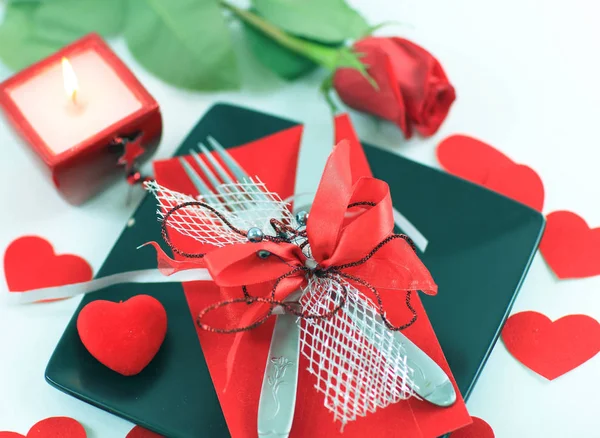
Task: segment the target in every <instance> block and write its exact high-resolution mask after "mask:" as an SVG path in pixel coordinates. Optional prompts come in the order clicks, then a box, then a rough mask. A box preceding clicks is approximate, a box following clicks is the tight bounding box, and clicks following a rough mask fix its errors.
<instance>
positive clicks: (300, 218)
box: [296, 210, 308, 225]
mask: <svg viewBox="0 0 600 438" xmlns="http://www.w3.org/2000/svg"><path fill="white" fill-rule="evenodd" d="M307 221H308V212H307V211H304V210H302V211H299V212H298V213H296V222H298V224H299V225H306V222H307Z"/></svg>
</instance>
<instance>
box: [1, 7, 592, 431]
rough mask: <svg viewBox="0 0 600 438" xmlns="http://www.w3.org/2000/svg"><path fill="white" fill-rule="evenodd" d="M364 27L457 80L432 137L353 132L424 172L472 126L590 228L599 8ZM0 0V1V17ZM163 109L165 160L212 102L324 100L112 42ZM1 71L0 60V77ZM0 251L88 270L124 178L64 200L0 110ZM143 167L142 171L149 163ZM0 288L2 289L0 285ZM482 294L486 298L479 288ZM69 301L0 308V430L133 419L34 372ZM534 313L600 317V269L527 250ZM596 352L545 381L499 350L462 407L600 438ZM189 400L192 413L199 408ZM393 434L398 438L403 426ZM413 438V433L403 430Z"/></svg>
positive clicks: (360, 120) (373, 10)
mask: <svg viewBox="0 0 600 438" xmlns="http://www.w3.org/2000/svg"><path fill="white" fill-rule="evenodd" d="M352 3H353V4H354V5H355V6H356V7H357V8H359V9H360V10H361V11H362V12H363V13H364V14H365V15H366V16H367V17H368V18H369V19H370V21H371V22H372V23H378V22H382V21H389V20H397V21H399V22H402V23H406V25H403V26H399V27H398V26H397V27H391V28H387V29H385V32H382V33H387V34H398V35H403V36H406V37H408V38H410V39H412V40H414V41H415V42H417V43H419V44H421V45H423V46H424V47H426V48H427V49H429V50H430V51H431V52H433V53H434V54H435V55H436V56H437V57H438V58H439V59H440V61H441V62H442V64H443V65H444V67H445V69H446V71H447V73H448V75H449V77H450V79H451V81H452V82H453V84H454V85H455V86H456V89H457V94H458V99H457V101H456V103H455V104H454V106H453V108H452V111H451V113H450V115H449V117H448V119H447V121H446V123H445V124H444V125H443V126H442V128H441V130H440V131H439V132H438V133H437V134H436V135H435V136H434V137H432V138H429V139H422V138H414V139H412V140H411V141H408V142H407V141H405V140H403V138H402V136H401V135H400V133H399V130H398V129H397V128H396V127H394V126H392V125H389V124H387V123H380V122H376V121H374V120H373V119H371V118H368V117H364V116H360V115H357V114H356V113H352V115H353V120H354V122H355V126H356V128H357V131H358V133H359V135H360V137H361V138H363V139H364V140H366V141H368V142H370V143H373V144H377V145H381V146H382V147H385V148H386V149H389V150H392V151H394V152H395V153H397V154H399V155H403V156H406V157H409V158H411V159H414V160H416V161H419V162H421V163H425V164H427V165H431V166H437V163H436V160H435V155H434V151H435V146H436V144H437V143H438V142H439V141H440V140H441V139H443V138H445V137H446V136H448V135H450V134H454V133H468V134H471V135H474V136H476V137H478V138H481V139H484V140H486V141H488V142H490V143H491V144H493V145H495V146H496V147H498V148H499V149H500V150H502V151H503V152H505V153H506V154H508V155H509V156H510V157H511V158H513V159H514V160H515V161H517V162H520V163H524V164H528V165H530V166H531V167H533V168H534V169H536V170H537V172H538V173H539V174H540V176H541V177H542V179H543V180H544V183H545V188H546V202H545V211H544V212H545V213H548V212H551V211H554V210H559V209H570V210H572V211H574V212H577V213H578V214H580V215H581V216H582V217H584V218H585V219H586V220H587V221H588V223H589V224H590V225H595V226H598V225H600V202H598V200H599V199H600V172H598V163H600V143H599V141H598V137H597V134H594V133H596V132H597V120H598V114H599V108H600V85H599V84H600V81H599V79H598V78H599V77H600V50H599V49H600V28H599V27H598V26H597V18H598V16H599V12H600V6H598V4H596V3H595V2H590V1H589V0H574V1H570V2H566V1H557V0H546V1H541V0H505V1H502V2H490V1H484V2H482V1H480V0H454V1H452V2H449V1H445V0H419V1H416V0H414V1H412V2H409V1H408V0H394V1H389V0H388V1H386V0H354V1H352ZM1 9H2V6H1V5H0V14H1ZM111 45H112V46H113V47H114V48H115V50H116V52H117V53H118V54H119V55H120V56H121V57H122V59H124V61H125V62H126V63H127V64H128V65H129V66H130V67H131V69H132V70H133V71H134V72H135V73H136V74H137V75H138V77H139V79H140V80H141V81H142V82H143V83H144V84H145V86H146V87H147V88H148V90H149V91H150V92H151V94H153V95H154V97H155V98H156V99H157V100H158V102H159V103H160V106H161V108H162V114H163V120H164V133H163V141H162V144H161V147H160V149H159V151H158V154H157V158H164V157H168V156H169V155H171V154H172V152H173V151H174V150H175V148H176V147H177V145H178V144H179V143H180V141H181V140H182V139H183V138H184V137H185V136H186V135H187V133H188V131H189V130H190V128H192V127H193V126H194V124H195V123H196V122H197V121H198V119H199V118H200V116H201V115H202V114H203V113H204V112H205V111H206V109H208V108H209V107H210V106H211V105H212V104H214V103H215V102H218V101H225V102H232V103H236V104H240V105H244V106H248V107H251V108H256V109H259V110H264V111H267V112H271V113H273V114H281V115H282V116H287V117H290V118H294V119H298V120H303V121H305V122H308V123H313V124H319V123H323V122H322V121H320V120H317V119H316V118H315V114H316V113H317V111H316V109H317V108H319V106H320V105H321V101H320V100H319V97H318V95H317V93H316V89H317V85H318V83H319V81H320V79H321V76H320V75H319V74H314V75H312V76H310V77H308V78H306V79H303V80H302V81H299V82H297V83H293V84H287V83H284V82H282V81H280V80H278V79H277V78H276V77H274V76H273V75H272V74H270V73H268V72H267V71H265V70H264V69H263V68H262V67H260V66H259V65H257V63H256V62H255V61H253V60H252V59H251V58H250V57H248V56H245V57H244V60H243V62H242V68H243V69H244V70H245V71H246V74H245V78H246V80H245V85H244V88H243V90H241V91H238V92H227V93H191V92H187V91H182V90H179V89H176V88H173V87H171V86H168V85H166V84H164V83H163V82H161V81H160V80H158V79H156V78H154V77H153V76H151V75H150V74H149V73H148V72H146V71H145V70H144V69H142V68H141V67H140V66H138V65H137V63H136V62H135V61H134V60H133V59H132V57H131V56H130V55H129V53H128V51H127V48H126V46H125V44H124V43H123V41H121V40H115V41H111ZM10 75H11V72H10V71H9V70H8V69H7V68H5V67H3V66H2V65H0V80H1V79H4V78H7V77H9V76H10ZM0 145H1V153H2V155H1V158H0V200H1V205H2V212H1V213H0V225H1V226H0V251H2V253H3V251H4V248H6V246H7V245H8V244H9V243H10V242H11V241H12V240H13V239H15V238H17V237H19V236H22V235H26V234H38V235H41V236H44V237H46V238H47V239H49V240H50V241H51V242H52V243H54V245H55V249H56V250H57V252H59V253H62V252H69V253H75V254H79V255H81V256H83V257H84V258H86V259H87V260H88V261H89V262H90V263H91V265H92V267H93V268H94V270H95V271H97V270H98V268H99V267H100V265H101V263H102V261H103V260H104V258H105V257H106V255H107V254H108V252H109V250H110V248H111V247H112V245H113V242H114V241H115V240H116V238H117V236H118V235H119V233H120V232H121V229H122V228H123V226H124V224H125V223H126V221H127V219H128V217H129V216H130V215H131V214H132V212H133V211H134V209H135V205H136V204H137V201H139V199H140V198H141V193H137V198H136V202H134V203H132V204H130V205H129V206H126V205H125V198H126V193H127V190H128V187H127V186H126V184H125V182H121V183H120V184H118V185H116V186H113V187H111V188H110V189H109V190H107V191H105V192H104V193H102V194H101V195H100V196H98V197H96V198H95V199H93V200H92V201H91V202H89V203H87V204H85V205H84V206H81V207H72V206H69V205H68V204H66V203H65V202H64V201H63V200H62V199H61V198H59V196H58V195H57V193H56V192H55V191H54V190H53V188H52V187H51V186H50V185H49V184H48V182H47V181H46V180H45V179H44V177H43V175H42V173H41V172H39V171H38V170H37V169H36V168H35V167H34V165H33V164H32V160H31V157H30V156H29V154H28V153H26V151H25V150H24V147H23V145H22V144H21V143H20V142H19V140H18V139H17V137H16V135H15V134H14V133H13V131H12V130H11V128H10V127H9V126H8V124H7V122H6V120H5V119H3V118H0ZM147 170H149V169H147ZM0 283H1V285H0V289H1V290H0V293H4V292H5V291H6V285H5V283H4V282H1V281H0ZM481 293H486V291H484V290H482V291H481ZM77 302H78V300H76V299H73V300H70V301H65V302H57V303H52V304H45V305H33V306H26V307H19V308H4V307H2V308H0V352H1V353H0V355H1V359H0V430H13V431H18V432H21V433H26V432H27V430H28V429H29V427H30V426H31V425H33V424H34V423H35V422H36V421H38V420H41V419H43V418H46V417H48V416H54V415H66V416H72V417H74V418H76V419H78V420H79V421H81V422H82V423H83V424H84V425H85V427H86V429H87V431H88V436H89V437H90V438H100V437H124V436H125V434H126V433H127V431H129V429H130V428H131V427H132V425H131V424H129V423H127V422H126V421H124V420H121V419H119V418H117V417H114V416H112V415H110V414H107V413H105V412H103V411H101V410H99V409H96V408H94V407H91V406H89V405H86V404H85V403H83V402H80V401H78V400H76V399H74V398H71V397H69V396H67V395H65V394H63V393H61V392H59V391H57V390H56V389H54V388H51V387H50V386H49V385H48V384H46V383H45V381H44V377H43V375H44V368H45V366H46V363H47V361H48V358H49V357H50V354H51V353H52V351H53V349H54V347H55V345H56V343H57V341H58V339H59V337H60V336H61V334H62V332H63V329H64V327H65V325H66V324H67V322H68V320H69V319H70V318H71V316H72V313H73V310H74V309H75V308H76V306H77ZM523 310H537V311H540V312H542V313H544V314H546V315H547V316H549V317H550V318H552V319H556V318H559V317H561V316H564V315H567V314H572V313H585V314H588V315H590V316H592V317H595V318H597V319H600V277H596V278H589V279H584V280H569V281H558V280H556V278H555V277H554V275H553V274H552V273H551V272H550V270H549V269H548V267H547V266H546V264H545V262H544V261H543V259H542V258H541V256H540V255H539V254H538V255H537V256H536V258H535V261H534V263H533V265H532V267H531V271H530V273H529V275H528V277H527V280H526V282H525V284H524V285H523V288H522V290H521V293H520V295H519V297H518V299H517V301H516V303H515V306H514V310H513V311H514V312H518V311H523ZM599 372H600V356H597V357H595V358H594V359H592V360H590V361H589V362H587V363H586V364H584V365H583V366H581V367H579V368H577V369H576V370H574V371H572V372H570V373H568V374H567V375H565V376H562V377H560V378H559V379H557V380H555V381H553V382H548V381H546V380H544V379H543V378H541V377H540V376H538V375H536V374H534V373H533V372H531V371H529V370H528V369H526V368H525V367H524V366H522V365H521V364H520V363H519V362H517V361H516V360H515V359H513V358H512V356H510V354H509V353H508V352H507V350H506V348H505V347H504V345H503V344H502V342H498V344H497V345H496V347H495V349H494V351H493V353H492V355H491V357H490V359H489V361H488V363H487V365H486V367H485V369H484V370H483V373H482V375H481V378H480V379H479V382H478V383H477V386H476V387H475V389H474V391H473V394H472V396H471V399H470V400H469V403H468V407H469V411H470V412H471V414H472V415H475V416H479V417H481V418H483V419H485V420H486V421H487V422H488V423H489V424H490V425H491V426H492V427H493V429H494V430H495V433H496V436H497V437H499V438H520V437H523V438H531V437H533V438H535V437H545V438H563V437H586V438H587V437H592V438H593V437H599V436H600V428H599V426H600V423H599V421H598V412H597V411H598V409H597V400H598V397H597V394H598V393H599V390H600V380H599V379H598V375H599ZM199 409H201V407H199ZM398 436H399V437H402V436H403V435H402V434H401V433H400V432H399V434H398ZM409 438H410V437H409Z"/></svg>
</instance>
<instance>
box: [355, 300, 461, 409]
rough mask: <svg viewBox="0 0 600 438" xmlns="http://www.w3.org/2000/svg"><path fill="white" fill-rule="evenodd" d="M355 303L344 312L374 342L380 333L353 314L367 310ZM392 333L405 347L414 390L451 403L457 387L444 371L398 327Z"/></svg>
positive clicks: (426, 397) (431, 399) (442, 404)
mask: <svg viewBox="0 0 600 438" xmlns="http://www.w3.org/2000/svg"><path fill="white" fill-rule="evenodd" d="M356 305H360V304H358V303H356V304H354V303H351V302H348V304H347V306H348V311H347V312H346V315H347V316H348V317H349V318H350V319H351V320H352V322H353V323H354V324H355V325H356V327H357V328H358V329H359V330H360V331H361V333H362V335H363V336H365V338H366V340H367V341H369V342H370V343H371V344H373V345H376V344H377V343H378V342H379V340H380V339H379V338H380V336H381V335H380V334H379V333H378V332H377V331H376V330H372V328H371V327H367V324H368V323H365V322H364V321H363V320H362V319H359V318H357V317H356V315H357V314H360V313H364V311H365V310H366V309H365V308H364V307H363V308H362V309H361V310H363V312H356V311H355V307H354V306H356ZM367 312H369V311H367ZM369 313H371V312H369ZM373 317H374V318H375V320H377V322H380V323H381V322H383V320H382V318H381V316H380V315H379V314H378V313H375V312H373ZM393 335H394V339H395V340H396V342H398V344H400V345H401V346H402V347H403V348H404V351H405V353H406V365H407V367H408V368H410V369H412V370H413V374H412V376H411V380H412V381H413V383H414V384H415V387H414V392H415V393H416V394H417V395H418V396H420V397H421V398H423V399H424V400H427V401H428V402H430V403H432V404H434V405H436V406H440V407H448V406H452V405H453V404H454V403H455V402H456V391H455V390H454V386H453V385H452V382H451V381H450V378H449V377H448V375H447V374H446V372H445V371H444V370H443V369H442V368H441V367H440V366H439V365H438V364H437V363H436V362H435V361H434V360H433V359H432V358H431V357H429V356H428V355H427V353H425V352H424V351H423V350H421V349H420V348H419V347H418V346H417V345H416V344H415V343H414V342H412V341H411V340H410V339H408V337H406V335H404V334H403V333H401V332H399V331H394V332H393ZM382 354H383V355H384V356H385V352H382Z"/></svg>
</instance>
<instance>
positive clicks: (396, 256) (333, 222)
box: [159, 141, 437, 333]
mask: <svg viewBox="0 0 600 438" xmlns="http://www.w3.org/2000/svg"><path fill="white" fill-rule="evenodd" d="M197 204H198V206H199V207H202V206H203V204H202V203H201V202H198V203H197ZM206 208H208V209H210V207H206ZM168 217H169V214H167V215H166V216H165V221H164V226H165V227H168ZM393 228H394V220H393V214H392V201H391V196H390V190H389V187H388V185H387V184H386V183H385V182H384V181H381V180H378V179H375V178H368V177H362V178H359V179H357V180H356V181H355V182H353V178H352V173H351V167H350V145H349V143H348V142H347V141H342V142H340V143H339V144H338V145H337V146H336V147H335V148H334V151H333V152H332V154H331V155H330V157H329V159H328V161H327V164H326V167H325V170H324V173H323V177H322V179H321V182H320V184H319V188H318V190H317V193H316V196H315V201H314V203H313V205H312V207H311V211H310V215H309V218H308V223H307V227H306V236H307V238H308V242H309V244H310V249H311V254H312V258H313V259H314V260H315V261H316V264H317V266H316V268H314V267H313V268H307V267H306V261H307V257H306V256H305V255H304V254H303V252H302V250H301V248H300V247H299V246H298V245H296V244H292V243H288V242H285V241H282V240H281V238H279V237H271V236H265V240H263V241H262V242H260V243H250V242H248V243H239V244H232V245H227V246H224V247H222V248H217V249H215V250H213V251H210V252H209V253H207V254H204V255H202V256H203V257H202V258H201V259H199V260H202V262H201V263H202V264H203V265H204V264H205V266H206V267H207V268H208V270H209V272H210V274H211V276H212V278H213V280H214V281H215V283H216V284H217V285H219V286H220V287H222V288H238V290H239V289H241V290H242V291H243V295H240V296H239V298H233V299H230V300H227V301H223V302H219V303H215V304H214V305H212V306H209V307H208V308H206V309H204V311H202V312H201V314H200V316H199V320H198V322H199V325H200V326H201V327H202V328H204V329H207V330H211V331H218V332H226V333H232V332H238V331H243V330H247V329H250V328H254V327H256V326H257V325H259V324H261V323H262V322H264V321H266V318H267V317H268V316H270V314H271V313H272V312H273V309H274V308H275V307H276V306H277V305H280V306H283V307H286V309H287V310H288V311H291V312H292V313H296V314H297V315H299V316H301V317H312V318H318V317H327V316H328V315H329V314H327V315H307V314H303V313H302V312H299V311H297V310H295V309H294V308H293V307H291V306H289V305H288V304H287V303H285V302H284V301H285V299H286V298H288V297H289V295H290V294H291V293H293V292H294V291H296V290H298V288H299V287H301V286H304V285H306V282H307V275H312V274H314V275H333V276H334V278H338V279H339V278H340V277H342V278H344V279H346V280H348V281H351V282H353V283H356V284H357V285H358V286H359V287H360V286H363V287H364V288H365V289H366V291H365V292H366V293H367V294H369V293H371V298H373V299H374V300H375V301H376V302H377V303H378V305H379V310H380V313H381V316H382V317H383V318H384V320H385V321H386V324H387V325H388V327H389V328H390V329H392V330H398V329H400V328H403V327H405V326H406V325H404V326H394V325H393V324H392V323H390V322H388V321H387V320H386V319H385V309H384V306H383V304H382V300H381V297H380V295H379V293H378V292H377V288H381V289H394V290H404V291H415V290H421V291H424V292H425V293H428V294H435V293H436V292H437V286H436V284H435V283H434V281H433V279H432V278H431V275H430V274H429V271H428V270H427V268H426V267H425V266H424V265H423V264H422V262H421V261H420V260H419V258H418V257H417V255H416V254H415V252H414V250H413V248H412V246H411V244H410V243H409V242H408V241H409V239H408V238H407V237H406V236H401V235H395V234H393ZM232 232H238V233H240V232H241V233H245V231H240V230H233V229H232ZM163 235H164V236H165V237H166V233H163ZM167 240H168V237H167ZM259 254H263V255H264V254H268V256H266V257H260V256H259ZM198 256H199V255H196V257H198ZM165 257H167V256H166V255H165V254H164V253H162V254H161V253H159V265H161V266H168V267H169V268H170V269H171V270H179V269H186V268H189V267H191V266H194V265H195V266H196V267H197V266H198V264H197V262H196V261H195V262H191V261H190V262H188V263H186V264H181V262H178V263H174V262H173V261H168V260H165ZM249 288H250V289H251V292H252V293H251V292H249V290H248V289H249ZM241 303H245V304H247V305H254V306H253V309H252V310H249V311H248V312H246V314H245V315H244V317H243V321H238V322H237V323H234V328H231V329H220V328H214V327H213V326H211V325H209V324H206V323H205V322H204V320H203V318H204V317H205V316H206V314H207V313H210V312H213V311H216V310H218V309H223V308H225V307H227V306H228V305H235V304H241ZM407 303H408V300H407ZM225 319H226V318H225ZM228 322H229V323H231V321H228ZM413 322H414V319H413Z"/></svg>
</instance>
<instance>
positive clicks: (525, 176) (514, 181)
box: [483, 164, 544, 211]
mask: <svg viewBox="0 0 600 438" xmlns="http://www.w3.org/2000/svg"><path fill="white" fill-rule="evenodd" d="M483 185H484V186H485V187H487V188H488V189H490V190H493V191H495V192H498V193H501V194H503V195H504V196H507V197H509V198H512V199H514V200H515V201H519V202H521V203H522V204H525V205H527V206H529V207H531V208H533V209H534V210H538V211H542V208H543V207H544V184H543V183H542V179H541V178H540V176H539V175H538V174H537V173H536V172H535V170H533V169H532V168H531V167H528V166H525V165H523V164H508V165H502V166H499V167H495V168H493V169H492V170H491V171H490V173H489V175H488V177H487V179H486V180H485V182H484V183H483Z"/></svg>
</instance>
